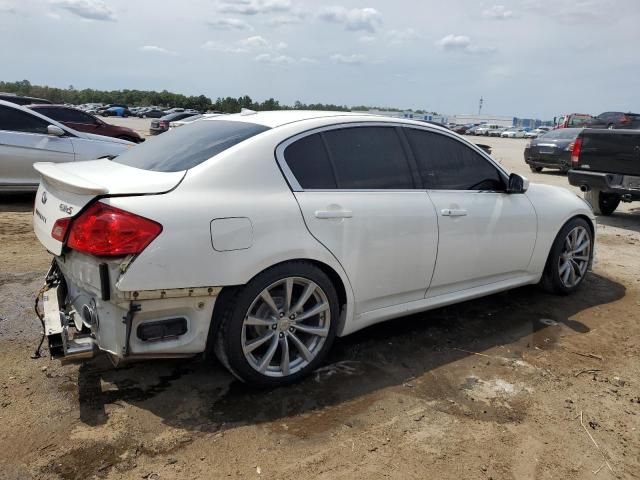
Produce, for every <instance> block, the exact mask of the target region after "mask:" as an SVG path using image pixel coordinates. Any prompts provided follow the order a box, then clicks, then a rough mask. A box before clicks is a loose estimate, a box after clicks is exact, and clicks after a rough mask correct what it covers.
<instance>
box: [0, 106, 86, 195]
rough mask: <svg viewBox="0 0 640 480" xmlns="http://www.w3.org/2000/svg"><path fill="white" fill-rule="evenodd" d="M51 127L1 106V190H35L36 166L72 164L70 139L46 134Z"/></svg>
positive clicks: (36, 181)
mask: <svg viewBox="0 0 640 480" xmlns="http://www.w3.org/2000/svg"><path fill="white" fill-rule="evenodd" d="M48 125H49V124H48V123H47V122H46V121H45V120H43V119H41V118H40V117H36V116H35V115H30V114H28V113H26V112H23V111H21V110H19V109H17V108H12V107H7V106H3V105H0V186H2V187H4V188H5V189H9V190H10V189H12V188H16V189H20V188H23V187H35V186H37V185H38V182H39V178H40V176H39V174H38V173H37V172H36V171H35V170H34V169H33V164H34V163H36V162H72V161H73V160H74V150H73V145H72V143H71V140H70V139H69V138H68V137H57V136H55V135H49V134H48V133H47V127H48Z"/></svg>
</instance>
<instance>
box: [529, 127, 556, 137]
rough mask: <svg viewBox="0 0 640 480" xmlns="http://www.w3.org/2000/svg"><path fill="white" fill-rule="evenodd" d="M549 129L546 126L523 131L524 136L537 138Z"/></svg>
mask: <svg viewBox="0 0 640 480" xmlns="http://www.w3.org/2000/svg"><path fill="white" fill-rule="evenodd" d="M549 130H551V129H550V128H548V127H538V128H534V129H533V130H529V131H528V132H525V134H524V138H538V137H540V136H542V135H544V134H545V133H547V132H548V131H549Z"/></svg>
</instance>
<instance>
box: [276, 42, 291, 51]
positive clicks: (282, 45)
mask: <svg viewBox="0 0 640 480" xmlns="http://www.w3.org/2000/svg"><path fill="white" fill-rule="evenodd" d="M288 47H289V45H288V44H287V42H278V43H277V44H276V50H285V49H286V48H288Z"/></svg>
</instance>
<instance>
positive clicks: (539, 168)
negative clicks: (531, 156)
mask: <svg viewBox="0 0 640 480" xmlns="http://www.w3.org/2000/svg"><path fill="white" fill-rule="evenodd" d="M529 168H530V169H531V171H532V172H538V173H540V172H541V171H542V167H536V166H534V165H529Z"/></svg>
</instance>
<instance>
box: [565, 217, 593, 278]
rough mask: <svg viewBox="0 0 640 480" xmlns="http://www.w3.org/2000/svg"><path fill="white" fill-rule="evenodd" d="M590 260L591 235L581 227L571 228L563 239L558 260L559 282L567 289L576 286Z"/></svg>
mask: <svg viewBox="0 0 640 480" xmlns="http://www.w3.org/2000/svg"><path fill="white" fill-rule="evenodd" d="M590 259H591V235H590V233H589V232H588V231H587V229H586V228H585V227H583V226H578V227H575V228H573V229H572V230H571V231H569V233H568V234H567V236H566V237H565V240H564V244H563V248H562V253H561V254H560V258H559V259H558V274H559V276H560V281H561V282H562V283H563V285H564V286H565V287H567V288H572V287H574V286H576V285H577V284H578V283H580V281H581V280H582V278H583V277H584V275H585V274H586V273H587V268H588V267H589V260H590Z"/></svg>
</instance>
